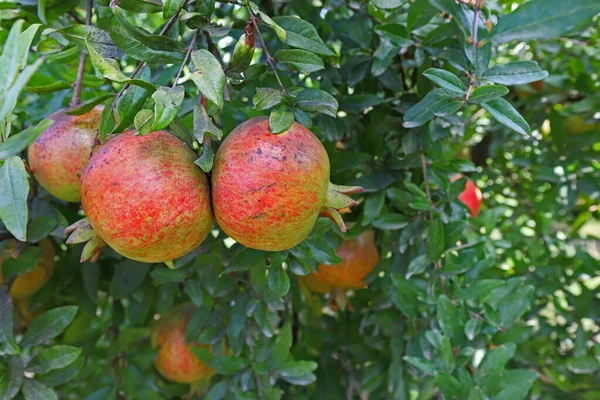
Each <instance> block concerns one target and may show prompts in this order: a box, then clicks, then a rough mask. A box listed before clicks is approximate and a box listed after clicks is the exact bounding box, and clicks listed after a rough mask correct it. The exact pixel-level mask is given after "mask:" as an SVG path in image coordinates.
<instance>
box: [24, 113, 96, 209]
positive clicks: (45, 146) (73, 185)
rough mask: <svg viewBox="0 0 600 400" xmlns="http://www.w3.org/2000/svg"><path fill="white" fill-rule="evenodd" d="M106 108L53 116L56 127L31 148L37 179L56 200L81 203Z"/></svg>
mask: <svg viewBox="0 0 600 400" xmlns="http://www.w3.org/2000/svg"><path fill="white" fill-rule="evenodd" d="M102 110H103V107H102V106H97V107H96V108H94V109H92V110H91V111H90V112H88V113H86V114H83V115H68V114H66V113H65V112H64V110H61V111H58V112H56V113H54V114H52V115H51V116H50V118H51V119H52V120H54V123H53V124H52V125H51V126H50V127H49V128H48V129H46V130H45V131H44V132H42V133H41V134H40V135H39V136H38V137H37V139H36V140H35V141H34V142H33V143H32V144H31V145H30V146H29V149H28V158H29V166H30V168H31V170H32V172H33V175H34V177H35V179H36V180H37V181H38V182H39V183H40V185H42V186H43V187H44V189H46V190H47V191H48V192H49V193H50V194H52V195H53V196H55V197H57V198H59V199H61V200H64V201H70V202H78V201H79V200H80V197H81V194H80V178H81V172H82V171H83V167H85V164H86V163H87V162H88V160H89V158H90V154H91V152H92V149H93V147H94V144H95V140H96V134H97V133H98V127H99V126H100V120H101V118H102Z"/></svg>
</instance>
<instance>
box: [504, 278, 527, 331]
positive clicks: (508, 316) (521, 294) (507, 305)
mask: <svg viewBox="0 0 600 400" xmlns="http://www.w3.org/2000/svg"><path fill="white" fill-rule="evenodd" d="M533 295H534V288H533V286H531V285H527V286H525V287H523V288H519V289H518V290H517V291H516V292H515V293H513V294H511V295H510V296H507V297H506V298H504V299H503V300H502V303H501V304H500V306H499V309H498V316H499V317H500V325H502V326H503V327H504V328H510V327H511V326H512V325H513V324H514V323H515V322H516V321H517V320H518V319H519V318H521V316H522V315H523V314H525V312H526V311H527V310H528V309H529V307H530V305H531V302H532V300H533Z"/></svg>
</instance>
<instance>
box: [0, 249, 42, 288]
mask: <svg viewBox="0 0 600 400" xmlns="http://www.w3.org/2000/svg"><path fill="white" fill-rule="evenodd" d="M41 255H42V249H40V248H39V247H28V248H26V249H25V250H23V251H22V252H21V254H19V257H17V258H9V259H8V260H5V261H4V263H3V264H2V276H3V278H4V279H6V280H8V279H11V278H12V277H14V276H17V275H22V274H25V273H27V272H29V271H31V270H32V269H33V268H34V267H35V266H36V264H37V263H38V261H39V260H40V256H41Z"/></svg>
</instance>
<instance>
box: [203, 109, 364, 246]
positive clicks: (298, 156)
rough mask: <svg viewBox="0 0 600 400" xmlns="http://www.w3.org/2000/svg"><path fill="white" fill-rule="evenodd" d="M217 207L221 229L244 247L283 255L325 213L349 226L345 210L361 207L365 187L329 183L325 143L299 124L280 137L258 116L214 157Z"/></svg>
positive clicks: (217, 216)
mask: <svg viewBox="0 0 600 400" xmlns="http://www.w3.org/2000/svg"><path fill="white" fill-rule="evenodd" d="M212 190H213V209H214V213H215V217H216V219H217V222H218V224H219V226H220V227H221V229H223V231H225V233H226V234H227V235H229V236H230V237H231V238H233V239H234V240H236V241H237V242H239V243H241V244H243V245H244V246H247V247H251V248H254V249H259V250H267V251H279V250H286V249H289V248H291V247H294V246H296V245H297V244H298V243H300V242H301V241H302V240H304V239H305V238H306V237H307V236H308V234H309V233H310V231H311V230H312V228H313V226H314V224H315V222H316V220H317V218H318V217H319V216H320V215H322V216H326V217H329V218H331V219H332V220H333V221H334V222H336V223H337V224H338V225H339V226H340V228H341V229H342V231H345V229H346V227H345V225H344V222H343V220H342V218H341V216H340V214H339V211H340V210H343V209H347V208H348V207H350V206H353V205H355V204H356V202H355V201H354V200H352V199H351V198H350V197H348V196H347V194H352V193H359V192H361V191H362V188H360V187H347V186H337V185H334V184H332V183H331V182H329V157H328V156H327V153H326V151H325V148H324V147H323V145H322V144H321V142H320V141H319V140H318V139H317V138H316V137H315V135H314V134H313V133H312V132H311V131H309V130H308V129H307V128H305V127H304V126H302V125H300V124H298V123H296V122H294V123H293V124H292V125H291V127H290V128H289V129H288V130H287V131H285V132H283V133H281V134H277V135H276V134H273V133H271V132H270V130H269V120H268V118H266V117H257V118H253V119H251V120H249V121H246V122H245V123H243V124H241V125H240V126H238V127H237V128H236V129H234V130H233V131H232V132H231V133H230V134H229V136H227V138H226V139H225V140H224V141H223V144H222V145H221V147H220V148H219V151H218V152H217V155H216V157H215V162H214V168H213V174H212Z"/></svg>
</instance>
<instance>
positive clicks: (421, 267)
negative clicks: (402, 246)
mask: <svg viewBox="0 0 600 400" xmlns="http://www.w3.org/2000/svg"><path fill="white" fill-rule="evenodd" d="M431 263H432V261H431V259H430V258H429V256H428V255H427V254H421V255H419V256H417V257H415V258H413V259H412V260H411V262H410V263H409V264H408V269H407V271H406V279H410V277H411V276H413V275H420V274H422V273H423V272H425V270H426V269H427V267H429V266H430V265H431Z"/></svg>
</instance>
